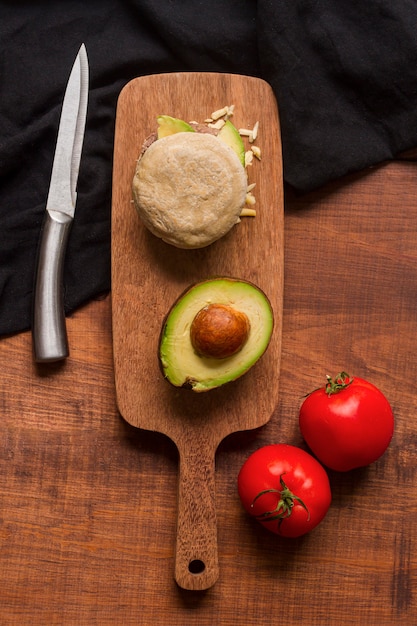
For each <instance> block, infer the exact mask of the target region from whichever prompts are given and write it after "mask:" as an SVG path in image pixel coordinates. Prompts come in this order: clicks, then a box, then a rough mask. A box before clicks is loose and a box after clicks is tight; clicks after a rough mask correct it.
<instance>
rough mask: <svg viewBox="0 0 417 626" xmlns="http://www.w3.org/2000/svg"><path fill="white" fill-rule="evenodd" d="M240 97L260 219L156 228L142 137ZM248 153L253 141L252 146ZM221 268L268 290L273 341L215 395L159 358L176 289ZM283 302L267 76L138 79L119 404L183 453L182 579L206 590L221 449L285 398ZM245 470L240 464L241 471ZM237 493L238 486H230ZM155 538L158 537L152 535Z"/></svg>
mask: <svg viewBox="0 0 417 626" xmlns="http://www.w3.org/2000/svg"><path fill="white" fill-rule="evenodd" d="M232 104H234V105H235V113H234V116H233V118H232V121H233V123H234V124H235V125H236V126H237V127H238V128H249V129H251V128H253V127H254V125H255V123H256V122H257V121H259V132H258V137H257V139H256V141H255V144H256V145H258V146H259V147H260V149H261V155H262V158H261V160H260V161H258V160H257V159H254V163H253V164H252V165H251V166H248V179H249V183H252V182H254V183H256V187H255V189H254V190H253V193H254V195H255V198H256V209H257V215H256V217H245V218H242V220H241V222H240V223H239V224H238V225H236V226H235V227H234V228H233V229H232V231H230V232H229V233H228V234H227V235H226V236H225V237H223V239H221V240H219V241H218V242H216V243H214V244H212V245H211V246H209V247H207V248H203V249H200V250H180V249H177V248H175V247H173V246H170V245H168V244H165V243H164V242H162V241H161V240H159V239H157V238H156V237H154V236H153V235H151V234H150V233H149V232H148V231H147V230H146V229H145V228H144V226H143V225H142V223H141V222H140V220H139V218H138V216H137V214H136V211H135V209H134V207H133V205H132V193H131V185H132V180H133V175H134V170H135V165H136V160H137V158H138V155H139V152H140V149H141V145H142V143H143V141H144V139H145V138H146V137H147V136H148V135H149V134H150V133H151V132H153V131H154V130H155V129H156V126H157V123H156V117H157V115H160V114H166V115H171V116H173V117H178V118H181V119H184V120H186V121H191V120H196V121H198V122H203V121H204V120H205V119H206V118H208V117H209V116H210V114H211V113H212V112H213V111H216V110H217V109H220V108H222V107H223V106H225V105H232ZM246 147H247V149H250V144H249V143H248V142H247V143H246ZM213 276H230V277H236V278H241V279H244V280H249V281H252V282H253V283H255V284H256V285H258V286H259V287H260V288H261V289H263V290H264V291H265V293H266V294H267V296H268V297H269V299H270V301H271V304H272V307H273V310H274V318H275V326H274V331H273V335H272V339H271V343H270V345H269V347H268V349H267V351H266V353H265V354H264V355H263V357H262V358H261V359H260V360H259V361H258V363H257V364H256V365H255V366H254V367H253V368H252V369H251V370H250V371H249V372H248V373H247V374H246V375H245V376H243V377H242V378H240V379H239V380H237V381H235V382H232V383H229V384H227V385H225V386H223V387H222V388H219V389H215V390H212V391H209V392H206V393H194V392H192V391H190V390H185V389H177V388H174V387H173V386H171V385H170V384H169V383H168V382H167V381H166V380H165V379H164V378H163V376H162V374H161V371H160V368H159V362H158V342H159V334H160V331H161V327H162V324H163V321H164V317H165V316H166V314H167V312H168V310H169V308H170V307H171V305H172V304H173V302H174V301H175V300H176V299H177V298H178V296H179V295H180V294H181V293H182V292H183V291H184V290H185V289H186V288H188V287H189V286H190V285H192V284H193V283H195V282H198V281H201V280H205V279H207V278H211V277H213ZM282 300H283V182H282V157H281V141H280V128H279V117H278V111H277V105H276V102H275V98H274V96H273V93H272V90H271V88H270V86H269V85H268V84H267V83H266V82H264V81H262V80H259V79H256V78H252V77H247V76H238V75H230V74H216V73H172V74H160V75H153V76H144V77H140V78H137V79H135V80H132V81H131V82H130V83H128V84H127V85H126V87H125V88H124V89H123V90H122V92H121V94H120V97H119V101H118V107H117V116H116V131H115V146H114V169H113V202H112V318H113V350H114V367H115V384H116V395H117V403H118V408H119V411H120V413H121V415H122V416H123V418H124V419H125V420H126V421H127V422H128V423H129V424H131V425H133V426H135V427H137V428H142V429H147V430H152V431H157V432H161V433H164V434H165V435H167V436H168V437H170V438H171V439H172V440H173V441H174V443H175V444H176V446H177V448H178V452H179V489H178V522H177V544H176V553H175V572H174V575H175V580H176V581H177V583H178V585H179V586H181V587H183V588H185V589H197V590H202V589H207V588H209V587H211V586H212V585H213V584H214V583H215V581H216V580H217V578H218V575H219V567H218V553H217V528H216V505H215V454H216V449H217V447H218V445H219V443H220V442H221V441H222V440H223V439H224V437H226V436H227V435H229V434H231V433H233V432H237V431H242V430H248V429H253V428H257V427H260V426H262V425H264V424H265V423H266V422H267V421H268V420H269V419H270V417H271V415H272V413H273V411H274V408H275V407H276V404H277V400H278V384H279V374H280V356H281V327H282ZM237 471H238V468H237ZM230 497H231V498H232V497H236V494H234V493H233V494H230ZM157 540H158V539H157V538H155V541H157Z"/></svg>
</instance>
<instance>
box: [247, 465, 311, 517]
mask: <svg viewBox="0 0 417 626" xmlns="http://www.w3.org/2000/svg"><path fill="white" fill-rule="evenodd" d="M283 476H284V474H281V476H280V477H279V482H280V485H281V489H264V490H263V491H260V492H259V493H258V494H257V495H256V496H255V498H254V499H253V500H252V504H251V507H253V506H254V504H255V502H256V501H257V500H258V499H259V498H261V497H262V496H263V495H265V494H267V493H276V494H277V495H278V496H279V498H278V502H277V505H276V507H275V509H273V510H272V511H265V512H264V513H260V514H259V515H255V517H256V519H257V520H259V521H260V522H274V521H277V520H278V528H280V526H281V524H282V522H283V521H284V520H285V519H288V518H289V517H290V515H291V513H292V510H293V508H294V504H295V503H296V502H297V503H298V504H300V505H301V506H302V507H303V509H305V511H307V515H308V517H307V520H309V519H310V512H309V510H308V508H307V506H306V505H305V504H304V502H303V501H302V500H301V498H299V497H298V496H296V495H295V494H293V493H292V491H291V490H290V489H289V488H288V487H287V485H286V484H285V482H284V479H283Z"/></svg>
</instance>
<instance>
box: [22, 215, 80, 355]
mask: <svg viewBox="0 0 417 626" xmlns="http://www.w3.org/2000/svg"><path fill="white" fill-rule="evenodd" d="M71 222H72V219H71V218H70V217H68V216H67V215H65V214H64V213H59V212H53V211H48V212H46V217H45V223H44V225H43V231H42V238H41V243H40V249H39V256H38V266H37V273H36V284H35V298H34V307H33V326H32V334H33V348H34V354H35V360H36V361H37V362H38V363H42V362H48V361H60V360H62V359H65V358H66V357H67V356H68V354H69V349H68V339H67V330H66V325H65V312H64V301H63V266H64V257H65V250H66V247H67V241H68V234H69V230H70V227H71Z"/></svg>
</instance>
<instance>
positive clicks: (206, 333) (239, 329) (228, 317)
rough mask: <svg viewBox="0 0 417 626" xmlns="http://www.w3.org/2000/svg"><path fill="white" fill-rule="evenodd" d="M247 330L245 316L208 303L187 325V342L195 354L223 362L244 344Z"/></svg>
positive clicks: (247, 325)
mask: <svg viewBox="0 0 417 626" xmlns="http://www.w3.org/2000/svg"><path fill="white" fill-rule="evenodd" d="M249 331H250V322H249V318H248V316H247V315H246V314H245V313H243V312H242V311H238V310H236V309H235V308H233V307H232V306H230V305H226V304H209V305H207V306H205V307H203V308H202V309H200V311H199V312H198V313H197V315H196V316H195V317H194V319H193V322H192V324H191V329H190V335H191V343H192V345H193V348H194V350H195V351H196V352H197V354H198V355H200V356H202V357H207V358H213V359H226V358H227V357H230V356H232V355H233V354H236V353H237V352H239V350H241V349H242V348H243V346H244V345H245V343H246V341H247V339H248V336H249Z"/></svg>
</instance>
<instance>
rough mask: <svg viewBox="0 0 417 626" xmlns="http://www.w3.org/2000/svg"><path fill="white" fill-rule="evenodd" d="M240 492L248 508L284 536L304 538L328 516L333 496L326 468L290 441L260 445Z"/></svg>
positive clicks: (246, 469) (243, 473)
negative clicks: (302, 536)
mask: <svg viewBox="0 0 417 626" xmlns="http://www.w3.org/2000/svg"><path fill="white" fill-rule="evenodd" d="M238 492H239V497H240V499H241V501H242V504H243V507H244V508H245V510H246V511H247V512H248V513H249V514H250V515H252V516H254V517H256V519H257V520H258V521H259V522H261V524H262V525H263V526H265V528H268V530H271V531H272V532H273V533H276V534H278V535H282V536H283V537H300V536H301V535H305V534H306V533H308V532H310V530H313V528H315V526H317V524H319V523H320V522H321V520H322V519H323V518H324V516H325V515H326V513H327V511H328V509H329V506H330V502H331V499H332V496H331V491H330V484H329V479H328V477H327V473H326V471H325V469H324V468H323V467H322V466H321V465H320V463H319V462H318V461H316V459H314V458H313V457H312V456H311V455H310V454H308V453H307V452H305V451H304V450H301V448H297V447H295V446H290V445H287V444H272V445H268V446H264V447H262V448H259V450H257V451H256V452H254V453H253V454H251V456H250V457H249V458H248V459H247V460H246V461H245V463H244V464H243V466H242V468H241V470H240V472H239V476H238Z"/></svg>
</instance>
